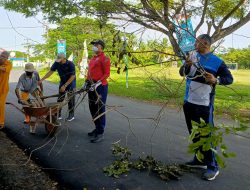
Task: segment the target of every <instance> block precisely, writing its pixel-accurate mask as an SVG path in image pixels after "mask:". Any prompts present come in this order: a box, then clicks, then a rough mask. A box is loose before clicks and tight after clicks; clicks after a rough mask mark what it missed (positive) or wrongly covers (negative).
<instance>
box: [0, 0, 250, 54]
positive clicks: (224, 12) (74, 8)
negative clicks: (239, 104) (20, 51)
mask: <svg viewBox="0 0 250 190" xmlns="http://www.w3.org/2000/svg"><path fill="white" fill-rule="evenodd" d="M1 4H2V5H3V6H4V7H5V8H6V9H8V10H14V11H17V12H21V13H23V14H24V15H26V16H33V15H36V14H37V13H39V12H42V13H43V14H44V17H45V18H46V19H48V20H50V21H52V22H53V21H59V20H61V19H63V18H67V17H74V16H77V15H80V16H83V15H85V16H86V15H92V16H94V17H95V18H98V19H99V21H100V22H101V23H105V22H106V21H107V19H122V20H127V21H129V22H134V23H138V24H140V25H142V26H145V27H146V28H150V29H153V30H156V31H160V32H162V33H164V34H166V35H167V36H168V38H169V40H170V43H171V44H172V46H173V48H174V50H175V52H176V53H178V52H179V51H180V48H179V46H178V43H177V40H176V38H175V35H174V30H173V25H172V24H173V22H174V19H175V17H176V16H177V15H178V14H184V15H186V16H187V15H188V16H194V17H198V18H199V23H198V24H197V25H196V26H195V29H194V31H195V33H197V31H199V29H200V28H201V27H202V26H203V25H206V27H207V33H208V34H210V35H211V36H212V39H213V42H216V41H218V40H220V39H222V38H224V37H226V36H227V35H229V34H231V33H232V32H234V31H236V30H237V29H239V28H240V27H242V26H243V25H244V24H246V23H247V22H248V21H249V19H250V11H249V5H250V2H249V0H219V1H218V0H197V1H192V0H135V1H131V0H109V1H103V0H82V1H71V0H37V1H29V0H4V1H3V2H2V3H1ZM229 22H231V24H228V23H229Z"/></svg>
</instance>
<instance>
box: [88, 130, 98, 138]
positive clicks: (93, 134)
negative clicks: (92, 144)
mask: <svg viewBox="0 0 250 190" xmlns="http://www.w3.org/2000/svg"><path fill="white" fill-rule="evenodd" d="M95 134H96V129H94V130H93V131H91V132H89V133H88V136H89V137H93V136H95Z"/></svg>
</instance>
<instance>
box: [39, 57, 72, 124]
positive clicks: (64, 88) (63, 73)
mask: <svg viewBox="0 0 250 190" xmlns="http://www.w3.org/2000/svg"><path fill="white" fill-rule="evenodd" d="M55 71H57V72H58V74H59V76H60V84H59V95H60V96H59V98H58V100H57V101H58V102H62V101H63V100H64V98H65V95H66V93H67V92H68V93H72V92H74V90H75V88H76V74H75V65H74V63H73V62H71V61H69V60H67V59H66V57H65V55H64V54H63V53H61V54H58V56H57V60H56V61H55V63H54V64H53V65H52V66H51V68H50V71H49V72H48V73H47V74H46V75H45V76H44V77H43V78H42V79H41V80H40V81H39V84H40V83H42V81H44V80H45V79H47V78H49V77H50V76H51V75H52V74H53V73H54V72H55ZM74 109H75V96H70V100H69V102H68V110H69V115H68V118H67V121H72V120H74V119H75V118H74ZM58 119H62V117H61V110H60V112H59V116H58Z"/></svg>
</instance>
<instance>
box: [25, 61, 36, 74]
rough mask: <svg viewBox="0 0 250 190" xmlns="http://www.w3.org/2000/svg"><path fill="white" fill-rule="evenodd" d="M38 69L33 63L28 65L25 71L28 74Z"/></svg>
mask: <svg viewBox="0 0 250 190" xmlns="http://www.w3.org/2000/svg"><path fill="white" fill-rule="evenodd" d="M35 70H36V69H35V67H34V65H33V64H32V63H26V64H25V67H24V71H26V72H34V71H35Z"/></svg>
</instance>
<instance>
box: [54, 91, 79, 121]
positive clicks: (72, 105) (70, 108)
mask: <svg viewBox="0 0 250 190" xmlns="http://www.w3.org/2000/svg"><path fill="white" fill-rule="evenodd" d="M73 92H74V90H69V91H65V92H60V91H59V97H58V99H57V102H63V100H64V99H65V95H66V93H68V96H67V97H68V98H70V99H69V102H68V111H69V116H74V113H75V95H72V94H71V93H73ZM61 111H62V110H60V111H59V116H61Z"/></svg>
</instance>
